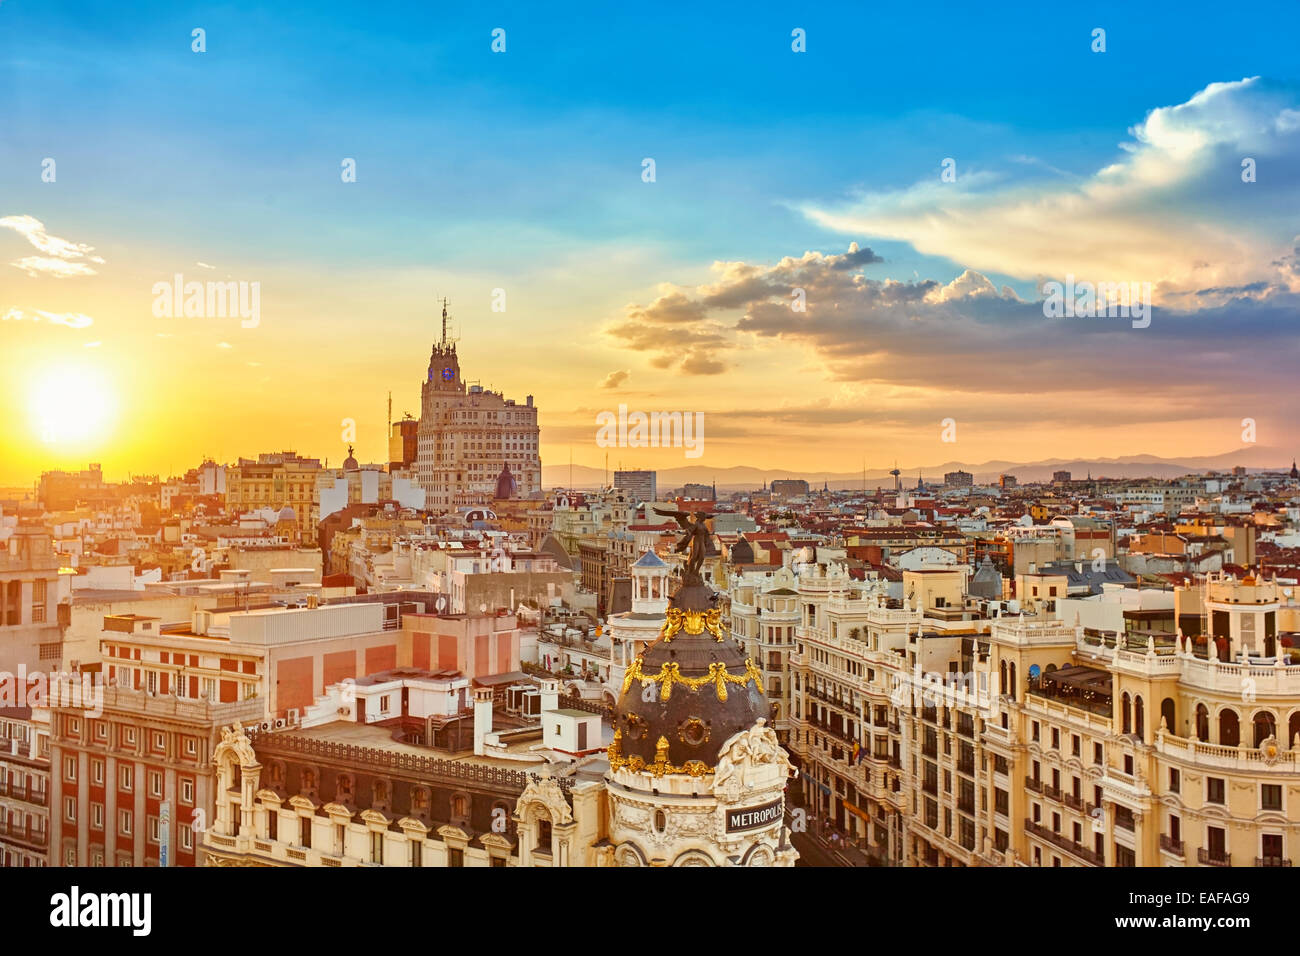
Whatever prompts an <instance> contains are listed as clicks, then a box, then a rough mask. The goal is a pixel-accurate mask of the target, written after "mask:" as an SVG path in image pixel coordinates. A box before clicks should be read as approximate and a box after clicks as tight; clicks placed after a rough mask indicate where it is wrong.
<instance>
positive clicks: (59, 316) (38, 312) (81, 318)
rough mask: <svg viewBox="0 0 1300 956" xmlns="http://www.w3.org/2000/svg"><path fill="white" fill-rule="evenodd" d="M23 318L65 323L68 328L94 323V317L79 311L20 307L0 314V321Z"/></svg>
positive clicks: (84, 326) (21, 319)
mask: <svg viewBox="0 0 1300 956" xmlns="http://www.w3.org/2000/svg"><path fill="white" fill-rule="evenodd" d="M24 320H25V321H29V322H40V321H42V320H44V321H46V322H49V323H50V325H66V326H67V327H68V328H70V329H84V328H89V327H90V326H92V325H94V324H95V320H94V319H92V318H91V317H90V316H88V315H83V314H82V313H80V312H46V311H44V310H42V309H33V310H32V311H30V312H24V311H23V310H22V309H9V310H7V311H6V312H5V314H4V315H0V321H3V322H22V321H24Z"/></svg>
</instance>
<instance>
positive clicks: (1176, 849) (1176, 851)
mask: <svg viewBox="0 0 1300 956" xmlns="http://www.w3.org/2000/svg"><path fill="white" fill-rule="evenodd" d="M1160 849H1162V850H1164V851H1165V852H1166V853H1172V854H1173V855H1174V856H1182V855H1183V841H1182V840H1175V839H1174V838H1173V837H1171V836H1169V835H1168V834H1165V833H1162V834H1160Z"/></svg>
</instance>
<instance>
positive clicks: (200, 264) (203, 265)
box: [194, 262, 216, 269]
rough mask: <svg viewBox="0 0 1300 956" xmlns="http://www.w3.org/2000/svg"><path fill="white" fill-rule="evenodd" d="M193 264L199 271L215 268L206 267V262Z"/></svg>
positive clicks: (213, 267)
mask: <svg viewBox="0 0 1300 956" xmlns="http://www.w3.org/2000/svg"><path fill="white" fill-rule="evenodd" d="M194 264H195V265H196V266H198V267H199V268H201V269H215V268H216V266H210V265H208V264H207V263H206V262H196V263H194Z"/></svg>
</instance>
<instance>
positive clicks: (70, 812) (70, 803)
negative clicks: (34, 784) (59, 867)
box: [63, 797, 77, 866]
mask: <svg viewBox="0 0 1300 956" xmlns="http://www.w3.org/2000/svg"><path fill="white" fill-rule="evenodd" d="M63 819H65V820H67V821H69V822H71V823H76V822H77V798H76V797H64V798H63ZM70 865H72V866H75V865H76V864H70Z"/></svg>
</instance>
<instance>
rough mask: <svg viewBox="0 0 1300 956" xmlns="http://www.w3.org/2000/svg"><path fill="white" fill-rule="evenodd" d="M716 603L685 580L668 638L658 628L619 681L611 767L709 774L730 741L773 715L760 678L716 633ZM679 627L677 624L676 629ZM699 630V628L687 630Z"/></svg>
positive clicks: (675, 603)
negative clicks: (666, 687) (654, 638)
mask: <svg viewBox="0 0 1300 956" xmlns="http://www.w3.org/2000/svg"><path fill="white" fill-rule="evenodd" d="M717 600H718V596H717V594H715V593H714V592H713V591H711V590H709V589H708V588H706V587H703V586H700V585H688V586H686V587H683V588H681V589H680V590H678V592H677V593H676V594H674V595H673V596H672V599H671V600H670V601H669V608H668V615H667V618H668V624H667V626H666V627H665V632H667V636H664V633H665V632H661V636H660V638H659V640H657V641H655V642H654V643H653V644H651V645H650V646H649V647H647V648H646V649H645V651H643V652H642V654H641V656H640V657H638V658H637V659H636V661H634V662H633V664H632V666H631V667H629V668H628V676H627V677H626V678H625V679H624V690H623V695H622V697H621V699H620V700H619V702H618V709H617V711H616V713H615V716H614V728H615V731H616V736H615V740H614V744H613V745H612V746H611V747H610V765H611V766H613V767H620V766H625V765H626V766H629V767H630V768H631V769H633V770H639V769H648V770H651V771H656V770H658V772H663V773H690V774H692V775H695V776H699V775H701V774H703V773H709V772H712V771H713V768H714V766H715V765H716V764H717V762H718V753H719V751H721V749H722V745H723V744H724V743H726V742H727V740H728V739H730V738H731V737H732V736H733V735H734V734H737V733H739V732H740V731H742V730H748V729H750V728H751V727H753V726H754V723H755V722H756V721H757V720H758V719H759V718H760V717H765V718H770V717H771V707H770V706H769V704H768V701H767V697H766V696H765V695H764V694H763V688H762V686H761V680H762V675H761V674H759V672H758V671H757V669H756V668H755V666H754V664H753V662H752V661H750V660H747V659H746V657H745V653H744V651H743V650H742V649H741V648H740V646H739V644H738V643H737V642H735V641H733V640H731V639H730V638H728V637H726V632H725V631H722V630H721V627H720V624H719V622H718V619H717V615H718V611H717ZM710 612H712V620H710ZM677 626H680V627H681V629H680V630H675V628H676V627H677ZM696 628H698V629H699V633H697V634H691V633H689V630H692V629H696ZM711 629H713V633H711ZM674 630H675V632H674ZM718 635H722V636H723V640H721V641H719V640H718V637H717V636H718ZM638 678H640V679H638ZM642 680H645V684H644V686H643V684H642ZM651 681H653V683H651ZM665 683H667V684H668V685H669V690H668V699H667V700H665V699H664V695H663V691H664V685H665ZM692 685H694V686H692ZM647 697H648V698H650V699H649V700H647V699H646V698H647ZM724 698H725V699H724ZM661 740H662V741H664V742H665V743H666V748H665V746H664V744H661Z"/></svg>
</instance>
